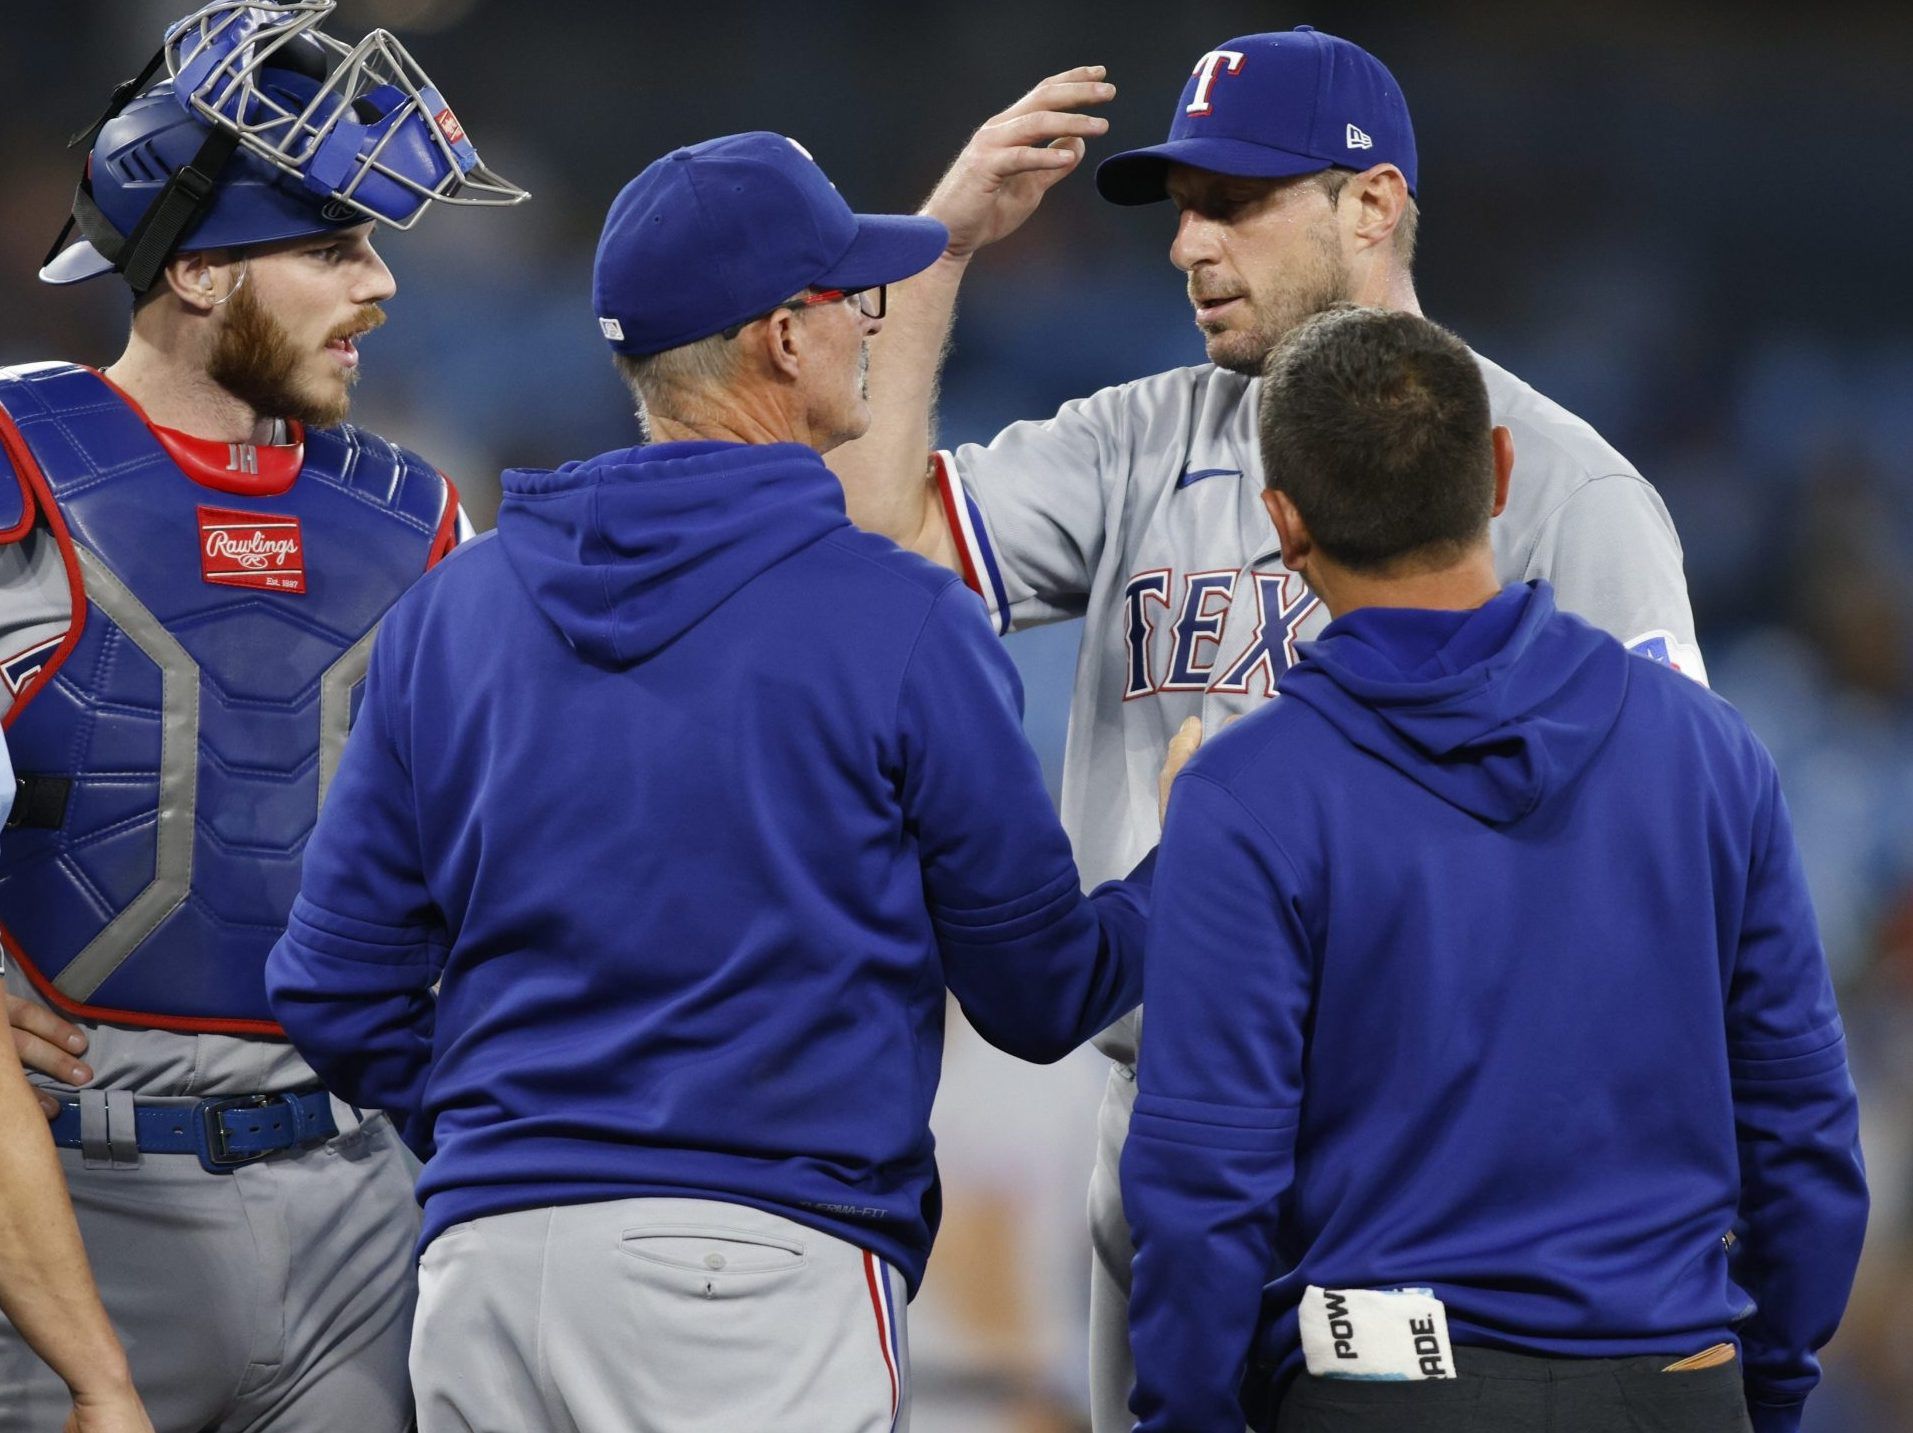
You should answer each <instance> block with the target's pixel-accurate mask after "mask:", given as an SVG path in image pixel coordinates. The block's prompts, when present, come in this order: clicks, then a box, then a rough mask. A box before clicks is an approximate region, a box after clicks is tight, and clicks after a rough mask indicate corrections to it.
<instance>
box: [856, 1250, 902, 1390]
mask: <svg viewBox="0 0 1913 1433" xmlns="http://www.w3.org/2000/svg"><path fill="white" fill-rule="evenodd" d="M864 1282H865V1283H866V1284H868V1285H869V1286H870V1309H871V1312H872V1313H874V1314H876V1316H877V1344H878V1346H879V1347H881V1348H882V1349H883V1366H884V1367H885V1368H886V1369H888V1370H889V1371H890V1417H891V1420H892V1422H894V1421H895V1420H896V1417H897V1403H898V1401H899V1400H900V1399H901V1397H902V1390H901V1389H900V1388H898V1386H897V1365H896V1361H895V1360H894V1359H892V1358H891V1357H890V1330H889V1329H888V1327H886V1326H885V1322H884V1316H883V1296H882V1295H881V1294H879V1293H878V1292H877V1256H876V1255H875V1254H872V1253H871V1252H870V1251H869V1250H868V1249H866V1250H864Z"/></svg>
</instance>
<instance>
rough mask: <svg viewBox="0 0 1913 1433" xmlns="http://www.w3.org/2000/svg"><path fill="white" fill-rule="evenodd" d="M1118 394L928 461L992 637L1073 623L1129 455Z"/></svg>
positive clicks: (1071, 405) (1122, 393)
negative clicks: (1048, 624)
mask: <svg viewBox="0 0 1913 1433" xmlns="http://www.w3.org/2000/svg"><path fill="white" fill-rule="evenodd" d="M1127 392H1128V390H1127V389H1125V388H1105V389H1103V390H1102V391H1101V392H1099V393H1095V394H1092V395H1091V396H1090V397H1088V398H1080V399H1075V400H1072V401H1071V402H1068V403H1065V404H1064V405H1063V406H1062V408H1061V409H1059V410H1058V411H1057V413H1056V416H1055V417H1053V418H1045V419H1042V420H1040V421H1030V422H1023V423H1012V424H1011V425H1010V426H1009V427H1007V428H1005V429H1004V430H1003V431H1002V432H1001V433H999V434H997V435H996V437H995V438H993V439H992V440H991V441H990V442H989V443H987V444H978V443H966V444H964V445H963V446H961V447H959V448H956V449H954V450H950V451H945V452H940V453H938V454H936V455H935V459H934V461H935V463H936V467H937V483H938V485H939V487H940V488H941V489H942V495H943V508H944V516H945V517H946V518H947V519H948V521H949V523H950V532H951V534H952V536H954V537H955V538H956V543H957V550H958V553H959V554H960V556H961V558H962V561H963V576H964V580H965V581H966V582H968V583H969V584H970V586H971V587H972V588H974V589H975V590H976V592H977V593H978V594H980V595H981V596H982V598H983V601H984V603H985V605H987V606H988V608H989V611H990V620H991V621H992V622H993V623H994V624H995V625H996V629H997V631H998V632H1000V633H1001V632H1009V631H1011V630H1012V629H1014V628H1018V627H1035V626H1040V625H1041V624H1043V623H1045V622H1057V621H1062V620H1064V619H1065V618H1069V617H1080V616H1081V615H1082V614H1083V611H1084V608H1085V607H1086V606H1087V603H1088V598H1089V585H1090V577H1091V575H1092V574H1093V573H1094V572H1095V570H1096V564H1097V562H1098V560H1099V559H1100V557H1101V555H1102V550H1103V542H1104V539H1105V535H1106V533H1107V531H1108V526H1109V516H1110V503H1109V493H1110V491H1111V488H1112V486H1113V485H1114V484H1115V483H1116V482H1118V481H1120V479H1121V475H1122V473H1123V471H1124V470H1125V467H1126V464H1127V454H1128V451H1129V448H1130V433H1129V418H1128V413H1127V409H1126V394H1127Z"/></svg>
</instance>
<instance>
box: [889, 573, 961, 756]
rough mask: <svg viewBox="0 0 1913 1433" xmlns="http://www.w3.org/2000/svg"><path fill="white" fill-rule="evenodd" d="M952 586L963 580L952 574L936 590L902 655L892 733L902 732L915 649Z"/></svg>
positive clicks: (891, 723) (958, 584)
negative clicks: (905, 693) (907, 647)
mask: <svg viewBox="0 0 1913 1433" xmlns="http://www.w3.org/2000/svg"><path fill="white" fill-rule="evenodd" d="M953 586H955V587H962V586H963V579H962V578H960V577H957V576H956V575H955V574H952V575H951V577H950V580H949V582H947V583H945V584H944V585H943V586H942V587H940V588H938V589H937V591H936V593H935V594H934V595H933V596H932V597H931V598H930V600H929V602H928V603H926V604H925V605H924V609H923V620H922V621H921V622H919V623H918V624H917V631H916V635H915V636H913V637H912V638H911V639H910V648H909V650H908V651H906V652H905V653H904V655H903V666H902V667H901V668H900V669H899V670H898V672H897V700H896V703H895V705H894V706H893V707H892V709H891V713H890V729H891V730H892V731H893V732H895V731H901V730H903V694H904V689H905V688H906V687H908V686H909V684H910V668H911V667H912V666H913V665H915V663H916V660H917V648H919V647H921V646H922V645H923V634H924V633H925V632H927V631H929V630H930V619H931V618H932V617H934V616H936V612H937V606H938V604H939V603H941V602H942V601H943V597H944V594H945V593H947V592H948V591H949V590H950V588H951V587H953ZM963 590H964V591H965V592H968V591H969V590H970V589H969V588H967V587H964V588H963Z"/></svg>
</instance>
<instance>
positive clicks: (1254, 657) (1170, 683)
mask: <svg viewBox="0 0 1913 1433" xmlns="http://www.w3.org/2000/svg"><path fill="white" fill-rule="evenodd" d="M1238 583H1248V584H1250V585H1251V586H1252V587H1253V591H1254V600H1255V626H1254V629H1253V631H1252V632H1251V633H1250V635H1249V637H1248V639H1247V640H1246V641H1245V642H1243V643H1241V644H1240V646H1239V648H1238V649H1237V650H1234V651H1231V652H1230V653H1228V659H1227V660H1226V661H1225V660H1223V656H1224V651H1223V648H1224V630H1225V623H1226V622H1227V619H1228V615H1229V612H1230V609H1231V607H1232V606H1233V605H1234V604H1235V602H1236V587H1237V584H1238ZM1245 595H1246V594H1245ZM1316 605H1317V604H1316V598H1315V596H1314V594H1313V593H1311V592H1310V591H1309V590H1308V586H1307V584H1306V583H1304V582H1303V581H1302V579H1301V578H1299V577H1297V576H1296V575H1295V574H1294V573H1293V572H1289V571H1287V570H1279V571H1275V572H1248V573H1242V572H1237V571H1234V570H1223V571H1216V572H1189V573H1184V574H1182V575H1181V577H1180V578H1178V577H1177V575H1176V574H1175V573H1173V572H1171V571H1170V570H1168V569H1167V568H1155V569H1152V570H1150V571H1147V572H1139V573H1137V574H1136V575H1135V576H1133V577H1131V578H1130V579H1129V581H1128V583H1127V584H1125V586H1124V588H1123V634H1124V640H1125V642H1126V644H1127V660H1128V676H1129V680H1128V683H1127V684H1126V685H1125V687H1124V689H1123V700H1124V701H1134V700H1135V699H1136V698H1138V697H1147V696H1155V695H1157V694H1159V693H1163V692H1219V693H1231V694H1235V695H1242V696H1255V697H1265V698H1266V697H1272V696H1274V695H1275V684H1276V682H1277V681H1279V680H1280V679H1281V676H1282V673H1283V672H1285V671H1287V670H1288V669H1289V667H1290V666H1291V665H1293V663H1294V662H1295V659H1296V650H1295V644H1296V641H1297V640H1298V638H1297V634H1298V632H1299V631H1300V630H1301V627H1302V624H1303V622H1304V621H1305V620H1306V619H1307V618H1308V616H1309V614H1310V612H1311V611H1312V610H1313V609H1314V608H1315V606H1316Z"/></svg>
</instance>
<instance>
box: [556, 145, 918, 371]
mask: <svg viewBox="0 0 1913 1433" xmlns="http://www.w3.org/2000/svg"><path fill="white" fill-rule="evenodd" d="M949 241H950V231H949V230H948V229H946V228H944V226H943V225H942V224H940V223H939V222H938V221H937V220H935V219H924V218H918V217H915V216H904V215H873V214H853V213H851V211H850V206H849V205H848V204H846V203H845V202H844V198H843V196H842V195H841V194H839V193H838V192H837V190H836V187H835V186H834V185H832V184H831V182H830V180H828V179H827V178H825V177H824V171H823V170H821V169H819V168H818V167H817V163H816V161H815V160H813V159H812V158H811V157H810V154H809V152H808V151H807V150H805V148H804V147H803V146H802V145H800V144H799V143H797V141H796V140H794V139H786V138H785V137H784V136H783V135H781V134H770V133H768V132H765V131H762V130H759V131H755V132H753V133H750V134H731V135H725V136H724V137H723V138H721V139H707V140H705V141H704V143H702V144H694V145H691V146H690V147H689V148H686V149H676V150H673V151H672V152H671V153H669V154H667V155H665V156H664V158H662V159H660V160H657V161H656V162H654V163H653V164H651V165H650V166H648V167H647V168H646V169H645V171H644V172H643V173H642V174H640V175H639V176H638V177H637V178H636V179H633V180H632V181H631V182H630V183H629V184H627V185H625V187H624V190H623V192H621V193H620V194H619V195H618V197H617V199H616V200H614V201H613V202H612V205H611V212H610V213H609V214H608V215H606V216H605V221H604V233H603V234H602V235H601V236H600V237H599V239H598V257H597V262H596V264H595V266H594V268H593V270H592V277H591V301H592V306H593V308H594V309H595V310H596V312H597V315H598V327H599V328H600V329H601V330H602V331H603V333H604V336H605V338H606V340H607V341H608V342H609V343H610V344H611V346H612V347H613V348H614V349H616V350H617V351H618V352H620V353H628V354H633V355H643V354H647V353H662V352H663V351H664V350H666V349H667V348H678V347H681V346H682V345H684V344H687V343H695V342H696V341H697V340H698V339H700V338H709V337H710V336H711V335H712V334H714V333H720V332H722V331H723V330H724V329H727V328H729V327H731V326H732V325H733V324H739V323H746V322H748V321H749V320H751V319H754V318H758V317H760V316H761V315H763V314H766V313H769V312H770V311H771V310H772V309H774V308H776V307H777V306H778V305H779V304H781V303H783V302H784V301H785V300H786V299H789V298H791V297H792V296H794V295H796V294H800V293H802V292H803V291H804V290H805V289H807V288H817V289H869V288H875V287H876V286H877V285H879V284H894V283H897V282H898V281H899V280H902V279H907V278H909V277H910V276H911V275H912V274H915V273H920V272H921V271H923V270H924V269H927V268H929V267H930V265H931V264H933V263H935V262H936V260H937V257H938V255H940V254H942V252H943V249H944V246H945V245H946V244H947V243H949Z"/></svg>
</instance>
